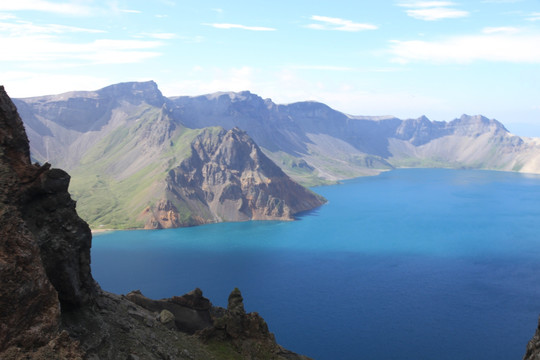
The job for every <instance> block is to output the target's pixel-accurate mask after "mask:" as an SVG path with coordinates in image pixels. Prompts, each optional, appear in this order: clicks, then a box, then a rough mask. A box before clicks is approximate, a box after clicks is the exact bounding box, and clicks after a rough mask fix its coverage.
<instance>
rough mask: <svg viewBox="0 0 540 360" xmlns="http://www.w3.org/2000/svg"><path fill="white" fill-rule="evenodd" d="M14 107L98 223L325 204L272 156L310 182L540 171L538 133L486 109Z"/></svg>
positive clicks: (95, 102)
mask: <svg viewBox="0 0 540 360" xmlns="http://www.w3.org/2000/svg"><path fill="white" fill-rule="evenodd" d="M14 102H15V104H16V105H17V107H18V110H19V113H20V115H21V118H22V119H23V121H24V123H25V126H26V130H27V133H28V136H29V139H30V145H31V151H32V156H33V158H34V159H35V160H36V161H39V162H45V161H47V162H50V163H52V164H53V165H54V166H55V167H61V168H64V169H67V170H69V172H70V173H71V174H72V176H73V179H72V186H71V191H72V193H73V194H74V197H75V198H77V200H78V209H79V212H80V213H81V214H82V216H83V217H84V218H86V219H87V221H88V222H89V223H90V224H91V226H92V227H94V228H97V227H100V226H102V227H113V228H118V227H143V226H146V227H148V228H159V227H175V226H186V225H195V224H201V223H207V222H216V221H228V220H245V219H270V218H275V219H290V218H292V216H293V214H295V213H297V212H299V211H303V210H307V209H310V208H313V207H315V206H317V205H320V204H321V203H322V202H323V200H322V199H321V198H319V197H317V196H316V195H314V194H313V193H311V192H309V191H307V190H304V189H303V188H299V187H298V186H297V185H296V184H294V182H292V181H290V179H289V178H288V177H287V176H286V175H285V174H283V173H282V172H281V170H280V169H279V168H277V167H275V166H274V164H272V162H271V161H270V160H269V159H271V160H273V162H274V163H275V164H277V165H278V166H279V167H280V168H281V169H283V171H284V172H285V173H286V174H288V176H290V178H292V179H293V180H296V181H298V182H300V183H302V184H304V185H319V184H325V183H331V182H335V181H338V180H341V179H346V178H352V177H357V176H362V175H372V174H377V173H379V172H380V171H383V170H388V169H392V168H396V167H450V168H475V169H495V170H504V171H521V172H530V173H540V140H539V139H530V138H521V137H518V136H516V135H512V134H510V133H509V132H508V131H507V130H506V129H505V127H504V126H503V125H502V124H501V123H499V122H498V121H496V120H490V119H487V118H485V117H483V116H480V115H476V116H468V115H462V116H461V117H460V118H458V119H455V120H453V121H451V122H438V121H430V120H429V119H427V118H426V117H424V116H422V117H420V118H418V119H407V120H401V119H398V118H395V117H364V116H350V115H346V114H344V113H341V112H339V111H336V110H333V109H331V108H330V107H328V106H327V105H324V104H321V103H317V102H299V103H294V104H288V105H278V104H275V103H273V102H272V101H271V100H270V99H262V98H261V97H259V96H257V95H255V94H252V93H250V92H248V91H245V92H240V93H215V94H209V95H202V96H196V97H187V96H184V97H171V98H166V97H164V96H163V95H162V94H161V92H160V91H159V89H158V87H157V85H156V83H154V82H152V81H150V82H142V83H136V82H135V83H122V84H116V85H112V86H108V87H106V88H103V89H101V90H97V91H84V92H81V91H79V92H70V93H65V94H60V95H50V96H42V97H35V98H26V99H15V100H14ZM223 129H224V130H223ZM239 159H242V164H240V163H239V161H240V160H239ZM255 189H256V190H255ZM300 189H302V190H300ZM216 199H217V200H216Z"/></svg>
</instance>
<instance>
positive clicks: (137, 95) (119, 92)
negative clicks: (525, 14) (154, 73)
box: [97, 80, 165, 107]
mask: <svg viewBox="0 0 540 360" xmlns="http://www.w3.org/2000/svg"><path fill="white" fill-rule="evenodd" d="M97 93H98V94H100V95H101V96H107V97H118V98H124V99H129V100H130V101H135V102H140V101H145V102H146V103H148V104H150V105H154V106H159V107H161V105H162V104H163V103H164V102H165V98H164V97H163V94H162V93H161V91H160V90H159V89H158V86H157V84H156V83H155V82H154V81H153V80H150V81H145V82H125V83H119V84H115V85H110V86H107V87H104V88H103V89H100V90H98V91H97Z"/></svg>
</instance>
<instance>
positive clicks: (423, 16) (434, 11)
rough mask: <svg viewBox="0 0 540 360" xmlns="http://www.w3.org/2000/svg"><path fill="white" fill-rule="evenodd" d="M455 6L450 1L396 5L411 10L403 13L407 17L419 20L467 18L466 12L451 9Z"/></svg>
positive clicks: (467, 13)
mask: <svg viewBox="0 0 540 360" xmlns="http://www.w3.org/2000/svg"><path fill="white" fill-rule="evenodd" d="M455 5H456V4H455V3H453V2H451V1H416V2H412V3H401V4H398V6H401V7H407V8H412V9H409V10H405V12H406V13H407V15H408V16H410V17H413V18H415V19H419V20H425V21H437V20H442V19H455V18H462V17H467V16H469V12H468V11H465V10H458V9H454V8H452V7H454V6H455Z"/></svg>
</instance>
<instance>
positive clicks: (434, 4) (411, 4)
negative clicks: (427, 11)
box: [398, 1, 456, 8]
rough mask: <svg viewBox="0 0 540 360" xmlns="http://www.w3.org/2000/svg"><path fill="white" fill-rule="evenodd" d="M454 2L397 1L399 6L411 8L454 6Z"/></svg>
mask: <svg viewBox="0 0 540 360" xmlns="http://www.w3.org/2000/svg"><path fill="white" fill-rule="evenodd" d="M454 5H456V3H454V2H452V1H413V2H406V3H399V4H398V6H401V7H411V8H433V7H447V6H454Z"/></svg>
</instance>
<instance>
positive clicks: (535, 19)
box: [527, 12, 540, 21]
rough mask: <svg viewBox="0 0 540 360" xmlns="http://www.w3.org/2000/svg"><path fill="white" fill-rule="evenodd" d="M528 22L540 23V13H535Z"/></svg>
mask: <svg viewBox="0 0 540 360" xmlns="http://www.w3.org/2000/svg"><path fill="white" fill-rule="evenodd" d="M527 20H529V21H539V20H540V12H533V13H532V14H530V15H529V16H528V17H527Z"/></svg>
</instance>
